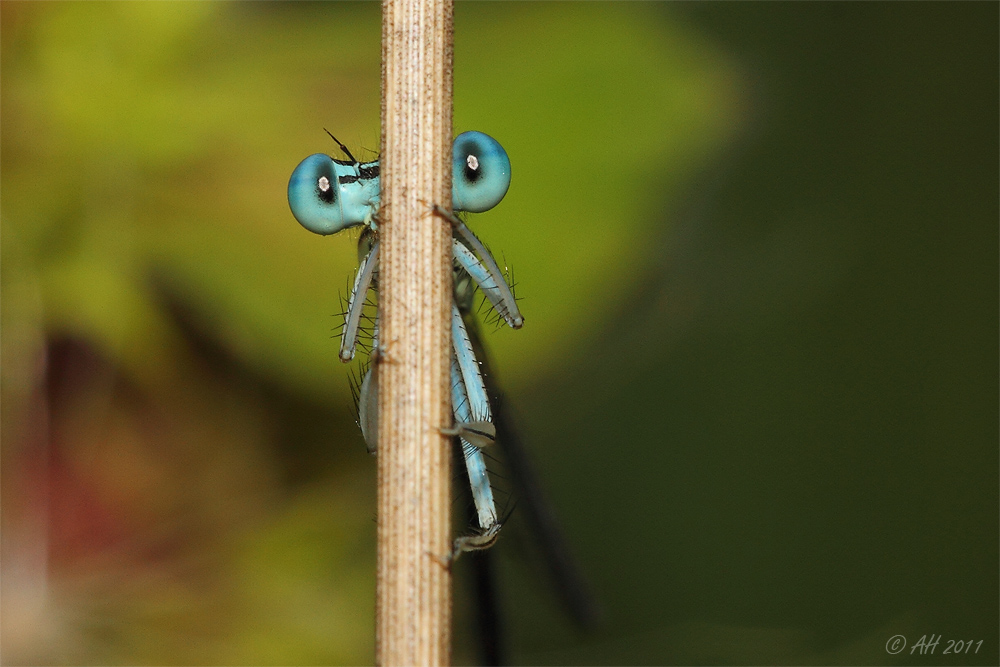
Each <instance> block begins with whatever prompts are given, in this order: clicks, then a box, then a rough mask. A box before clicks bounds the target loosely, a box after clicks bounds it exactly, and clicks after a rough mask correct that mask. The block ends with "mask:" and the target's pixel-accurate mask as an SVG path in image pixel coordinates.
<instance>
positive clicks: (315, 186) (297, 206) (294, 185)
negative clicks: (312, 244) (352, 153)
mask: <svg viewBox="0 0 1000 667" xmlns="http://www.w3.org/2000/svg"><path fill="white" fill-rule="evenodd" d="M341 199H342V196H341V191H340V181H339V179H338V178H337V171H336V166H335V164H334V161H333V159H332V158H331V157H330V156H329V155H323V154H322V153H316V154H314V155H310V156H309V157H307V158H306V159H305V160H303V161H302V162H300V163H299V166H297V167H296V168H295V171H293V172H292V177H291V178H290V179H288V206H289V207H290V208H291V209H292V215H294V216H295V219H296V220H298V221H299V224H300V225H302V226H303V227H305V228H306V229H308V230H309V231H310V232H313V233H316V234H335V233H337V232H339V231H340V230H341V229H343V228H344V227H347V226H348V224H349V223H347V222H346V221H345V220H344V209H343V203H342V202H341Z"/></svg>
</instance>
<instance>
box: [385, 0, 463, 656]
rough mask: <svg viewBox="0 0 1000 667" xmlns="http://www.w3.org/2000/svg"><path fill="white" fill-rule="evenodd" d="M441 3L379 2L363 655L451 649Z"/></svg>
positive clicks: (446, 9) (447, 160)
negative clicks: (375, 403) (369, 640)
mask: <svg viewBox="0 0 1000 667" xmlns="http://www.w3.org/2000/svg"><path fill="white" fill-rule="evenodd" d="M452 12H453V6H452V2H451V0H385V1H384V2H383V6H382V68H383V70H382V152H381V159H382V164H381V168H382V173H381V179H382V210H381V213H380V223H379V236H380V243H381V252H382V259H381V266H380V269H379V270H380V275H379V308H380V309H381V315H380V328H381V330H380V336H379V338H380V344H381V346H382V348H383V349H382V354H381V355H379V362H378V367H377V369H376V372H377V373H379V426H378V433H379V442H378V571H377V585H376V611H375V615H376V625H375V661H376V663H377V664H380V665H444V664H447V663H449V662H450V657H451V573H450V571H449V570H448V568H447V567H444V566H442V562H443V559H444V558H445V557H446V556H447V554H448V553H449V551H450V548H451V546H450V545H451V540H450V531H451V491H450V483H451V449H450V440H449V439H448V437H447V436H445V435H443V433H442V430H443V429H447V427H448V426H450V425H451V401H450V386H449V363H450V352H451V347H450V346H451V340H450V327H449V315H450V313H451V310H450V308H451V300H452V286H451V281H452V275H451V228H450V227H449V225H447V224H443V223H442V221H441V219H440V218H439V217H437V216H434V215H432V214H431V210H430V205H431V203H442V204H446V205H447V204H450V203H451V139H452V126H451V100H452Z"/></svg>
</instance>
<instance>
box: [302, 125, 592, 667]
mask: <svg viewBox="0 0 1000 667" xmlns="http://www.w3.org/2000/svg"><path fill="white" fill-rule="evenodd" d="M328 134H329V133H328ZM330 136H331V138H333V135H330ZM333 140H334V141H335V142H336V143H337V145H338V146H339V147H340V149H341V150H342V151H343V152H344V154H345V155H346V156H347V158H348V159H347V160H335V159H333V158H331V157H329V156H327V155H323V154H316V155H311V156H310V157H308V158H306V159H305V160H303V161H302V163H301V164H300V165H299V166H298V167H297V168H296V169H295V171H294V172H293V174H292V177H291V179H290V181H289V184H288V200H289V204H290V206H291V208H292V213H293V214H294V215H295V217H296V219H297V220H298V221H299V222H300V223H301V224H302V225H303V226H304V227H305V228H306V229H308V230H310V231H312V232H315V233H317V234H334V233H336V232H338V231H340V230H342V229H347V228H349V227H356V226H362V227H364V231H363V232H362V234H361V238H360V239H359V242H358V246H359V262H360V265H359V268H358V273H357V275H356V277H355V280H354V285H353V288H352V289H351V294H350V297H349V299H348V304H347V308H346V310H345V313H344V324H343V329H342V332H341V345H340V358H341V360H342V361H345V362H347V361H350V360H351V359H353V358H354V356H355V350H356V348H357V345H358V336H359V332H360V331H361V328H362V327H361V322H362V319H363V317H364V316H363V314H362V310H363V307H364V305H365V303H366V301H367V295H368V293H369V291H371V290H372V289H373V288H374V287H375V286H376V285H377V273H378V261H379V250H378V206H379V195H380V193H379V162H378V161H377V160H375V161H372V162H365V163H361V162H359V161H358V160H356V159H355V158H354V156H353V155H351V153H350V151H349V150H348V149H347V148H346V147H345V146H344V145H343V144H341V143H340V142H339V141H337V140H336V138H333ZM452 159H453V165H452V169H453V190H452V207H453V209H454V210H456V211H467V212H482V211H486V210H488V209H490V208H492V207H493V206H495V205H496V204H498V203H499V202H500V200H501V199H503V197H504V195H505V194H506V192H507V189H508V187H509V185H510V160H509V158H508V157H507V153H506V151H504V149H503V147H502V146H500V144H499V143H498V142H496V141H495V140H494V139H492V138H491V137H489V136H487V135H485V134H482V133H480V132H465V133H463V134H461V135H459V136H458V138H456V139H455V142H454V145H453V148H452ZM432 209H433V211H434V212H435V213H436V214H437V215H438V216H440V217H442V218H444V219H446V220H448V221H449V223H450V224H451V225H452V229H453V231H454V234H453V242H452V255H453V257H454V260H455V301H454V304H453V306H452V315H451V327H452V345H453V354H452V363H451V375H452V409H453V413H454V418H455V430H454V433H455V434H456V435H457V436H458V437H459V442H460V443H461V450H462V455H463V458H464V460H465V465H466V471H467V473H468V477H469V482H470V484H469V487H468V489H469V494H470V495H471V497H472V501H473V503H472V504H473V506H474V507H475V513H476V515H477V520H478V523H479V531H478V533H477V534H475V535H466V536H462V537H459V538H458V539H457V540H455V544H454V547H453V551H452V554H451V557H450V560H454V558H455V557H456V556H457V555H458V554H460V553H462V552H463V551H480V554H479V558H478V559H477V560H476V568H475V569H476V571H477V573H478V575H477V579H478V580H479V586H477V588H479V589H480V592H483V590H484V586H485V589H490V588H491V585H490V584H489V583H488V582H490V581H492V574H491V568H490V566H489V561H488V560H487V558H486V557H487V556H488V555H489V553H488V552H483V551H481V550H483V549H486V548H488V547H490V546H492V545H493V544H494V543H495V542H496V539H497V536H498V534H499V530H500V527H501V525H502V520H501V518H500V517H498V515H497V509H496V503H495V501H494V498H493V489H492V487H491V486H490V480H489V476H488V472H487V470H486V464H485V457H484V455H483V451H484V448H485V450H487V451H488V450H489V449H490V447H489V445H490V444H491V443H492V442H493V441H494V440H495V439H496V440H498V441H499V443H500V446H501V448H502V449H503V450H504V452H505V459H506V462H507V468H508V471H509V472H510V474H511V478H512V481H513V483H514V486H515V488H516V490H517V493H518V495H519V496H520V497H523V501H524V502H523V504H522V507H524V509H525V512H524V514H525V516H526V518H527V523H528V527H529V529H530V530H531V532H532V534H533V538H534V539H533V540H532V542H533V543H534V544H535V545H537V547H538V548H539V549H540V552H541V556H542V560H543V561H544V562H545V563H546V564H547V566H548V570H549V572H550V575H551V576H552V580H553V582H554V583H555V587H556V591H557V592H558V594H559V597H560V598H561V599H562V601H563V603H564V604H565V605H566V608H567V610H568V611H569V613H570V615H571V616H572V617H573V618H574V620H575V621H576V622H577V623H578V624H579V625H580V626H581V627H583V628H586V629H590V628H593V627H595V626H596V624H597V622H598V618H599V615H600V614H599V611H598V609H597V606H596V604H595V602H594V600H593V598H592V597H591V595H590V594H589V592H588V587H587V586H586V583H585V581H584V579H583V577H582V576H581V574H580V572H579V570H578V568H577V567H576V564H575V562H574V560H573V558H572V557H571V555H570V552H569V550H568V549H567V548H566V545H565V542H564V539H563V537H562V531H561V530H560V528H559V525H558V522H557V520H556V518H555V514H554V512H553V509H552V506H551V505H550V504H549V503H548V501H547V499H546V497H545V494H544V492H543V491H542V488H541V485H540V484H539V483H538V481H537V476H536V475H535V473H534V469H533V467H532V465H531V463H530V460H529V457H528V456H527V453H526V451H525V450H524V448H523V446H522V444H521V441H520V437H519V436H518V433H517V431H516V430H515V429H514V428H513V425H512V419H511V418H510V414H509V410H507V409H505V406H504V405H497V406H496V407H497V410H495V411H494V410H493V409H491V404H490V398H491V397H492V398H494V400H496V399H497V397H498V396H499V391H498V390H497V389H496V387H495V386H493V387H491V386H490V385H491V384H492V382H491V380H492V374H491V373H490V372H489V370H488V369H489V367H490V364H489V359H488V355H487V352H486V350H485V348H484V347H483V346H482V342H481V340H480V338H479V334H478V321H477V319H476V317H475V314H474V313H473V312H472V296H473V292H474V288H473V284H474V285H475V286H476V287H478V288H479V290H480V291H481V292H482V293H483V294H484V295H485V297H486V300H487V301H489V303H490V304H491V306H492V308H493V309H494V310H495V311H496V313H497V315H498V316H499V318H500V319H502V320H503V321H505V322H506V323H507V324H508V325H509V326H511V327H512V328H515V329H517V328H520V327H521V325H522V324H523V322H524V320H523V318H522V317H521V314H520V312H519V310H518V307H517V303H516V301H515V299H514V295H513V293H512V291H511V289H510V287H509V285H508V284H507V282H506V280H505V279H504V276H503V274H502V273H501V272H500V269H499V268H498V267H497V264H496V261H495V260H494V259H493V256H492V255H491V254H490V253H489V251H488V250H487V249H486V248H485V247H484V246H483V244H482V243H481V242H480V241H479V239H478V238H476V237H475V235H474V234H473V233H472V232H471V231H470V230H469V229H468V227H466V225H465V224H464V223H463V222H462V221H461V220H460V219H458V218H457V217H455V216H454V215H453V214H451V213H449V212H447V211H444V210H443V209H441V208H440V207H438V206H434V207H432ZM371 336H372V341H371V349H372V352H373V353H375V354H377V353H378V350H379V344H378V315H377V314H376V316H375V318H374V320H372V327H371ZM484 369H485V372H484ZM375 377H376V376H375V375H374V374H372V373H371V369H370V368H369V369H368V370H367V371H366V372H365V373H364V377H363V379H362V381H361V382H360V383H359V384H360V387H359V392H358V394H359V395H358V422H359V424H360V426H361V431H362V434H363V436H364V438H365V442H366V444H367V445H368V448H369V451H372V452H373V453H374V450H375V447H376V441H377V433H376V429H377V422H378V420H377V413H376V408H375V406H376V405H377V402H378V386H377V384H376V381H375ZM484 582H487V583H486V584H484ZM494 605H495V600H494V601H493V603H490V602H489V601H484V604H482V605H480V606H479V607H477V613H478V614H479V615H480V617H481V618H480V620H481V626H482V629H483V632H484V642H483V649H484V651H485V654H486V656H487V661H488V662H489V663H490V664H499V662H497V660H499V658H498V655H499V650H500V648H499V644H500V642H499V638H498V635H497V627H496V625H495V624H493V623H490V622H489V621H490V620H491V619H492V620H493V621H495V620H496V617H497V616H496V609H495V606H494ZM491 626H492V627H491ZM490 637H492V639H490Z"/></svg>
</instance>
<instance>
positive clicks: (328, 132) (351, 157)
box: [323, 127, 358, 164]
mask: <svg viewBox="0 0 1000 667" xmlns="http://www.w3.org/2000/svg"><path fill="white" fill-rule="evenodd" d="M323 131H324V132H326V133H327V134H329V135H330V138H331V139H333V141H334V143H335V144H337V145H338V146H340V150H342V151H344V155H346V156H347V158H348V159H349V160H350V161H351V162H354V163H355V164H357V163H358V161H357V160H356V159H355V158H354V156H353V155H351V151H349V150H347V146H345V145H344V144H342V143H340V140H339V139H337V137H335V136H333V133H331V132H330V130H328V129H326V128H325V127H324V128H323Z"/></svg>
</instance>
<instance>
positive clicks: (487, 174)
mask: <svg viewBox="0 0 1000 667" xmlns="http://www.w3.org/2000/svg"><path fill="white" fill-rule="evenodd" d="M451 156H452V167H451V168H452V186H451V188H452V189H451V205H452V208H454V209H455V210H456V211H468V212H470V213H481V212H483V211H488V210H489V209H491V208H493V207H494V206H496V205H497V204H499V203H500V200H501V199H503V196H504V195H505V194H507V188H509V187H510V158H508V157H507V151H505V150H504V149H503V146H501V145H500V143H499V142H498V141H497V140H496V139H494V138H493V137H491V136H489V135H488V134H483V133H482V132H463V133H462V134H460V135H458V136H457V137H455V143H454V144H453V145H452V148H451Z"/></svg>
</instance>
